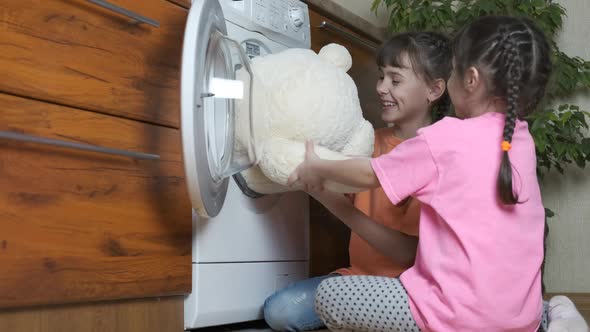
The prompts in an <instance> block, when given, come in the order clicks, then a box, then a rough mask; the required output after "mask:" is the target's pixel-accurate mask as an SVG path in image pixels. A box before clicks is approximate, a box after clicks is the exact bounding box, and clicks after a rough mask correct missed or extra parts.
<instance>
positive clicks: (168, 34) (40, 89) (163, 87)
mask: <svg viewBox="0 0 590 332" xmlns="http://www.w3.org/2000/svg"><path fill="white" fill-rule="evenodd" d="M110 2H111V3H113V4H116V5H118V6H121V7H123V8H126V9H128V10H131V11H134V12H136V13H138V14H141V15H143V16H147V17H149V18H152V19H155V20H157V21H159V22H160V27H159V28H156V27H152V26H149V25H146V24H139V23H137V22H136V21H134V20H133V19H130V18H128V17H125V16H121V15H119V14H116V13H114V12H111V11H109V10H106V9H104V8H102V7H99V6H97V5H94V4H92V3H90V2H87V1H85V0H2V1H1V2H0V76H1V77H2V78H3V79H2V80H0V91H4V92H10V93H12V94H16V95H21V96H26V97H32V98H36V99H40V100H46V101H52V102H55V103H58V104H63V105H69V106H74V107H78V108H82V109H87V110H95V111H99V112H103V113H108V114H115V115H119V116H122V117H126V118H132V119H138V120H143V121H147V122H151V123H157V124H163V125H167V126H172V127H179V122H180V121H179V117H180V106H179V105H180V102H179V98H180V92H179V80H180V70H179V68H180V59H181V53H182V41H183V34H184V26H185V21H186V16H187V10H186V9H184V8H181V7H179V6H178V5H175V4H173V3H170V2H168V1H165V0H143V1H136V0H112V1H110ZM7 78H9V79H7Z"/></svg>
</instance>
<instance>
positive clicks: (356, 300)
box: [315, 276, 547, 332]
mask: <svg viewBox="0 0 590 332" xmlns="http://www.w3.org/2000/svg"><path fill="white" fill-rule="evenodd" d="M544 308H545V310H544V313H543V321H542V324H541V327H540V328H539V331H546V330H547V303H544ZM315 310H316V312H317V314H318V315H319V316H320V318H321V319H322V321H324V323H325V324H326V326H327V327H328V328H329V329H330V331H338V332H353V331H354V332H419V331H420V328H418V326H417V325H416V321H415V320H414V318H413V317H412V314H411V313H410V306H409V303H408V294H407V293H406V290H405V289H404V286H403V285H402V284H401V282H400V281H399V279H396V278H386V277H375V276H344V277H334V278H329V279H326V280H324V281H322V283H321V284H320V285H319V286H318V289H317V292H316V297H315Z"/></svg>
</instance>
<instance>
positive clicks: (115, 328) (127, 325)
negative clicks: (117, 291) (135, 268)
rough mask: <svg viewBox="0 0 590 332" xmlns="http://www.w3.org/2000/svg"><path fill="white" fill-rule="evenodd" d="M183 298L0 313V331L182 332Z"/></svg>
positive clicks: (102, 303) (40, 308)
mask: <svg viewBox="0 0 590 332" xmlns="http://www.w3.org/2000/svg"><path fill="white" fill-rule="evenodd" d="M183 304H184V297H182V296H177V297H166V298H153V299H137V300H130V301H116V302H101V303H88V304H79V305H67V306H50V307H39V308H27V309H21V310H4V311H0V331H2V332H4V331H6V332H9V331H10V332H182V331H183V327H184V321H183V313H184V309H183Z"/></svg>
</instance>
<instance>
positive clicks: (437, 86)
mask: <svg viewBox="0 0 590 332" xmlns="http://www.w3.org/2000/svg"><path fill="white" fill-rule="evenodd" d="M446 89H447V84H446V82H445V80H443V79H442V78H439V79H436V80H434V82H433V83H432V84H430V87H429V89H428V101H429V103H432V102H434V101H436V100H438V99H439V98H440V97H441V96H442V95H443V94H444V93H445V90H446Z"/></svg>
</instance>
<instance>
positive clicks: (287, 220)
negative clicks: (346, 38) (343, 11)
mask: <svg viewBox="0 0 590 332" xmlns="http://www.w3.org/2000/svg"><path fill="white" fill-rule="evenodd" d="M226 38H227V39H226ZM236 45H239V47H240V48H241V50H242V51H241V52H242V54H237V53H239V52H237V49H236ZM290 47H299V48H309V47H310V29H309V15H308V11H307V5H305V4H304V3H302V2H300V1H297V0H243V1H232V0H198V1H195V2H194V3H193V5H192V7H191V10H190V13H189V17H188V21H187V27H186V32H185V40H184V49H183V65H182V80H181V81H182V84H181V85H182V87H181V90H182V91H181V94H182V96H181V97H182V102H181V108H182V110H181V111H182V116H181V120H182V124H181V131H182V139H183V150H184V151H183V152H184V161H185V171H186V176H187V186H188V188H189V193H190V196H191V201H192V203H193V250H192V257H193V272H192V293H191V294H190V295H188V296H187V297H186V299H185V310H184V311H185V312H184V317H185V328H186V329H194V328H200V327H207V326H216V325H222V324H229V323H236V322H243V321H251V320H257V319H261V318H262V304H263V302H264V300H265V298H266V297H267V296H268V295H270V294H272V293H273V292H274V291H275V290H277V289H279V288H282V287H284V286H286V285H287V284H289V283H290V282H293V281H296V280H300V279H304V278H307V277H308V269H309V268H308V266H309V200H308V197H307V195H306V194H304V193H302V192H292V193H285V194H277V195H266V196H263V197H260V198H250V197H248V196H246V195H245V194H244V193H243V192H242V190H241V189H240V188H239V187H238V185H237V184H236V181H235V180H234V179H233V178H232V174H234V173H236V172H239V171H241V170H244V169H246V168H248V167H250V166H252V165H254V164H255V163H256V162H257V160H256V153H255V151H254V150H255V149H253V150H252V151H250V150H249V151H248V152H247V153H245V154H244V155H248V157H247V158H245V159H247V160H246V161H244V160H239V158H241V157H240V156H238V157H235V156H231V157H228V155H231V153H232V152H231V151H232V145H233V144H234V142H233V140H235V137H234V135H233V134H232V130H233V124H232V121H233V120H232V119H233V118H232V114H233V113H232V112H234V113H235V112H249V111H251V110H249V109H248V106H241V107H240V106H238V104H239V105H242V104H244V103H238V102H237V101H236V100H237V99H242V98H246V99H247V96H248V94H249V89H251V88H252V87H251V84H252V82H251V81H248V79H247V78H246V79H244V78H240V79H238V76H239V75H236V74H235V71H236V68H238V70H240V69H241V70H244V69H246V70H247V69H248V68H247V67H248V61H247V59H248V58H251V57H254V56H265V55H267V54H269V53H276V52H280V51H282V50H285V49H287V48H290ZM246 76H247V75H246ZM240 80H241V81H240ZM214 81H216V82H221V83H223V84H225V85H223V87H222V88H219V86H215V85H214V84H213V83H212V82H214ZM226 83H227V84H226ZM236 87H238V88H237V90H238V91H237V93H236V92H235V91H233V92H232V91H230V90H232V89H234V88H236ZM213 90H215V91H213ZM222 95H223V97H221V96H222ZM242 101H243V99H242ZM246 104H247V103H246ZM241 119H243V118H241ZM253 144H255V143H253ZM228 151H229V152H228ZM233 151H235V149H233ZM216 158H217V159H216ZM224 158H225V159H226V160H224ZM231 158H235V159H236V161H235V162H234V161H231V160H230V161H227V159H231ZM242 159H244V158H242ZM228 165H229V166H228ZM228 169H229V170H228Z"/></svg>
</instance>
